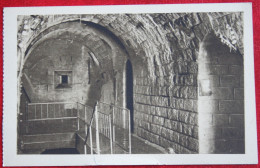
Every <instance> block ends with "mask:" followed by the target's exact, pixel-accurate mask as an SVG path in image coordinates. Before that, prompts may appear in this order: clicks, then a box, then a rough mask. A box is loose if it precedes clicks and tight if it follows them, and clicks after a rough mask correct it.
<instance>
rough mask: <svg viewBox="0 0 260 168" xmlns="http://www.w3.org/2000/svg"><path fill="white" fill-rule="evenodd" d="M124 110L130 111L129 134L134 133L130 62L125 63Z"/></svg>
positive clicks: (131, 69)
mask: <svg viewBox="0 0 260 168" xmlns="http://www.w3.org/2000/svg"><path fill="white" fill-rule="evenodd" d="M126 108H128V109H129V110H130V121H131V132H132V133H133V132H134V105H133V68H132V63H131V62H130V60H127V62H126Z"/></svg>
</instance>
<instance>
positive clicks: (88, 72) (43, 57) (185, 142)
mask: <svg viewBox="0 0 260 168" xmlns="http://www.w3.org/2000/svg"><path fill="white" fill-rule="evenodd" d="M37 19H38V20H40V21H41V23H42V24H39V25H38V30H41V31H35V29H27V28H26V27H28V26H33V25H34V24H35V22H36V21H35V20H37ZM241 22H243V13H240V12H233V13H232V12H230V13H228V12H227V13H214V12H213V13H177V14H175V13H167V14H164V13H162V14H159V13H158V14H157V13H153V14H108V15H105V14H104V15H98V14H97V15H80V16H78V15H60V16H49V15H46V16H37V17H32V16H20V17H19V18H18V23H19V27H18V57H19V59H18V67H19V68H20V69H18V87H19V88H21V89H20V90H19V91H20V93H21V94H20V96H19V97H18V100H19V101H18V102H17V103H18V106H19V111H18V113H19V114H20V115H19V117H18V118H19V120H20V119H21V120H23V121H26V120H27V119H28V115H27V114H25V112H26V111H28V107H27V105H26V104H28V103H55V102H68V101H74V102H81V103H83V104H86V105H89V106H91V107H93V106H94V105H95V103H96V102H97V101H101V102H105V103H107V104H110V105H114V106H118V107H123V108H128V109H129V110H130V123H131V126H130V127H131V128H130V129H131V133H132V134H133V135H135V136H136V137H138V138H140V139H142V140H144V141H145V142H149V143H151V144H153V145H154V146H158V147H160V148H163V149H165V150H166V149H167V150H168V149H170V150H169V151H173V152H174V153H176V154H186V153H190V154H196V153H244V150H242V147H241V148H238V147H237V146H240V145H241V146H244V144H243V143H244V137H243V133H241V132H243V131H241V130H243V129H244V125H243V124H239V123H243V121H244V114H243V113H244V111H242V110H240V109H243V101H244V97H243V87H244V86H243V40H241V39H242V37H243V31H242V30H243V27H242V24H241ZM37 23H38V21H37ZM25 28H26V29H25ZM234 34H235V35H236V36H235V38H236V40H234V39H231V35H232V38H234ZM31 37H33V38H31ZM224 37H225V38H224ZM233 43H234V44H233ZM21 58H23V59H21ZM237 81H239V82H237ZM20 86H21V87H20ZM205 102H206V103H205ZM231 105H232V107H233V106H234V107H236V108H234V109H236V110H234V109H231ZM207 106H209V107H207ZM33 108H34V109H35V110H36V111H37V110H38V111H42V108H45V106H40V105H38V106H37V105H35V106H33ZM53 108H54V109H63V111H62V113H61V114H57V116H58V117H59V115H65V116H66V117H71V115H72V114H75V113H76V111H77V110H76V108H75V107H72V106H65V105H64V106H56V105H54V106H53ZM68 109H70V110H68ZM110 109H111V107H109V108H107V110H110ZM52 110H53V109H52ZM235 111H236V112H235ZM23 114H25V115H23ZM30 115H31V114H30ZM44 115H47V114H44V113H42V114H41V115H40V116H37V115H36V114H34V113H32V116H29V117H34V119H39V118H40V117H42V116H44ZM48 115H53V114H52V113H51V111H49V114H48ZM57 116H56V117H57ZM122 116H123V115H122ZM26 117H27V118H26ZM66 122H67V123H66ZM66 122H65V121H64V120H61V121H60V122H51V121H48V122H41V123H39V124H38V125H37V124H31V125H30V124H29V125H28V124H26V123H22V124H20V125H19V124H18V125H19V126H18V129H19V130H20V131H19V133H18V134H20V135H18V139H19V137H23V135H24V134H26V136H27V134H32V132H34V133H35V132H36V131H35V130H38V131H40V132H43V133H44V131H46V130H48V131H50V130H51V128H48V127H46V126H44V124H45V125H46V124H47V125H49V126H50V127H52V126H55V130H56V131H57V132H58V133H62V132H63V133H64V130H65V129H68V130H67V132H70V131H71V130H70V128H68V127H66V126H61V124H62V123H65V124H66V125H70V126H72V127H73V129H75V128H76V127H77V124H76V121H75V120H70V121H66ZM220 125H221V127H220ZM30 131H32V132H30ZM213 135H214V136H213ZM30 136H31V135H30ZM62 136H68V135H62ZM69 138H71V137H70V136H69ZM21 139H22V140H18V146H21V145H22V144H23V138H21ZM24 139H26V138H24ZM223 144H224V145H223ZM230 144H232V145H230ZM70 145H71V144H68V146H69V147H70ZM235 149H238V150H235Z"/></svg>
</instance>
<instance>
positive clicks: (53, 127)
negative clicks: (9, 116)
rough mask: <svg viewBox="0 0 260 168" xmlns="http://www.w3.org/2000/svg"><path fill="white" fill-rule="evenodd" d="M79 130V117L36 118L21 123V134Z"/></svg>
mask: <svg viewBox="0 0 260 168" xmlns="http://www.w3.org/2000/svg"><path fill="white" fill-rule="evenodd" d="M76 130H77V119H75V118H72V119H70V118H69V119H53V120H35V121H26V122H22V123H21V128H20V132H21V134H24V135H27V134H32V135H34V134H50V133H64V132H75V131H76Z"/></svg>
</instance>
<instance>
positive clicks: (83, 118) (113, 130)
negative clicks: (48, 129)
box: [26, 102, 131, 154]
mask: <svg viewBox="0 0 260 168" xmlns="http://www.w3.org/2000/svg"><path fill="white" fill-rule="evenodd" d="M63 119H76V120H77V123H76V124H77V125H76V130H75V131H77V135H78V136H79V137H80V138H81V139H82V140H83V141H84V153H85V154H94V153H96V154H100V153H104V152H105V153H111V154H113V153H116V151H115V150H114V148H115V147H119V148H121V149H122V150H123V151H125V153H129V154H131V130H130V128H131V125H130V124H131V123H130V111H129V110H128V109H126V108H122V107H117V106H115V105H112V104H108V103H105V102H97V103H96V105H95V106H94V107H91V106H88V105H86V104H84V103H80V102H48V103H28V104H27V115H26V120H27V121H28V122H33V121H44V120H63ZM74 125H75V124H74ZM101 147H102V150H101ZM87 148H90V151H87Z"/></svg>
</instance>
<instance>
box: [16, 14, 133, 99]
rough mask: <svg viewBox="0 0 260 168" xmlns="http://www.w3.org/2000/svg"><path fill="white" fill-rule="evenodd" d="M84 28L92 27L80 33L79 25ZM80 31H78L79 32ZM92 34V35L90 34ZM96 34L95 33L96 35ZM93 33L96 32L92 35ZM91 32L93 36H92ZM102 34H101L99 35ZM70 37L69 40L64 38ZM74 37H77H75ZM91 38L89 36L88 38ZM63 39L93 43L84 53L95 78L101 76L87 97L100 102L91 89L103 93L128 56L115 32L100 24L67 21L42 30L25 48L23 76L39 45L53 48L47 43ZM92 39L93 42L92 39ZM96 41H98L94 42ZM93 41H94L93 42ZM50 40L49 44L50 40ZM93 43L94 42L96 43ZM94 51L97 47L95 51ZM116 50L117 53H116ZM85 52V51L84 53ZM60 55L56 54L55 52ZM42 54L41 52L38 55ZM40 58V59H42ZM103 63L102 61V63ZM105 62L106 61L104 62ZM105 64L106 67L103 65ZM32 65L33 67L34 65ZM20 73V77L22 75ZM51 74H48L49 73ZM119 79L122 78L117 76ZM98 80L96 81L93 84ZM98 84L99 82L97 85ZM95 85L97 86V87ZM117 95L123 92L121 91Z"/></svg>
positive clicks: (86, 47) (85, 48)
mask: <svg viewBox="0 0 260 168" xmlns="http://www.w3.org/2000/svg"><path fill="white" fill-rule="evenodd" d="M69 24H72V25H73V24H75V25H76V27H74V28H76V29H74V28H73V27H69ZM82 24H83V25H85V28H86V27H87V28H89V29H91V30H90V31H89V32H86V31H85V32H82V31H80V30H82V28H78V27H77V26H79V25H82ZM77 28H78V30H77ZM73 30H75V31H73ZM91 31H92V32H91ZM94 31H96V32H94ZM93 32H94V33H93ZM91 33H92V34H91ZM98 33H100V34H98ZM66 35H67V37H65V36H66ZM73 36H75V37H73ZM89 36H90V37H89ZM55 38H56V39H58V38H59V39H60V40H61V41H62V40H67V39H68V38H72V40H75V41H74V42H75V43H76V42H77V43H83V42H84V40H86V41H88V42H90V43H93V44H92V46H88V44H89V43H85V44H83V45H82V47H83V48H84V50H85V52H86V53H87V54H85V55H88V56H87V57H88V59H87V60H86V61H89V62H91V64H92V66H91V68H92V71H94V72H93V74H92V76H95V75H98V77H97V79H93V81H92V83H91V82H90V85H91V86H90V87H98V88H89V90H90V92H88V95H91V96H93V95H96V96H97V97H96V98H95V97H93V99H95V101H96V100H99V99H100V96H101V95H100V93H99V94H98V93H93V92H92V91H91V90H100V89H101V87H102V86H103V85H104V84H105V83H106V82H107V81H109V80H111V79H113V78H114V77H115V76H114V75H115V74H116V73H117V72H120V73H122V72H121V70H122V69H123V66H121V65H122V64H120V63H119V62H123V61H124V60H125V59H126V58H127V57H129V55H128V53H127V51H126V49H125V48H124V45H123V44H122V43H121V42H120V40H119V39H118V38H116V36H115V35H113V33H112V32H110V31H109V30H107V29H106V28H104V27H102V26H100V25H97V24H95V23H91V22H87V21H86V22H85V21H80V20H78V19H77V20H73V21H68V22H63V23H57V24H54V25H52V26H50V27H48V28H46V29H44V30H43V31H41V32H40V33H38V35H37V36H35V37H34V38H31V40H29V42H28V45H27V46H28V47H27V48H26V49H23V57H22V58H23V60H22V61H23V63H21V65H22V66H21V69H22V71H21V72H22V73H25V71H24V68H25V67H29V66H30V65H28V64H29V63H28V62H29V61H27V60H29V59H30V55H33V52H34V51H36V50H39V46H41V45H42V44H43V43H44V42H45V41H47V42H46V43H47V44H46V46H47V47H51V45H49V46H48V43H49V42H50V41H51V40H52V41H54V40H53V39H55ZM91 38H92V39H91ZM95 38H96V41H95ZM93 39H94V40H93ZM48 40H49V41H48ZM93 41H94V42H93ZM93 45H94V46H98V45H99V46H98V47H99V48H95V47H93ZM92 48H95V49H94V50H93V49H92ZM102 51H103V52H106V51H109V53H105V54H107V55H106V56H107V58H104V60H102V59H103V58H102V54H104V53H102ZM113 51H115V52H113ZM82 52H83V51H82ZM56 53H57V52H56ZM38 54H39V52H38ZM39 57H41V56H39ZM71 59H72V58H71ZM39 61H40V59H36V60H35V62H34V63H37V62H39ZM100 61H101V62H100ZM102 61H103V62H102ZM98 62H99V63H100V65H99V66H102V69H103V71H102V72H101V71H99V70H98V69H101V68H97V67H96V68H95V66H97V64H99V63H98ZM104 62H106V64H105V63H104ZM109 62H110V63H111V64H110V65H107V63H109ZM34 63H32V64H34ZM22 73H21V74H22ZM47 73H48V72H47ZM22 76H23V75H21V76H20V77H22ZM117 77H119V76H117ZM94 80H95V81H94ZM95 82H97V83H95ZM94 83H95V84H94ZM18 86H19V87H20V83H18ZM118 93H120V92H119V91H118ZM88 104H94V102H92V101H89V102H88ZM121 104H122V103H121Z"/></svg>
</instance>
